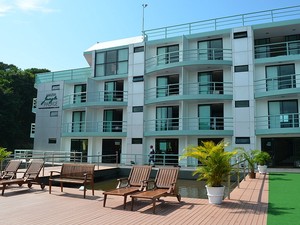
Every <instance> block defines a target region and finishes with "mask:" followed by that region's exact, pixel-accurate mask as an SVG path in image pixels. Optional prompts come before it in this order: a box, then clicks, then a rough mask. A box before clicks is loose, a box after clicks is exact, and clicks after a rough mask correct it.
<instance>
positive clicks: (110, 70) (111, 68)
mask: <svg viewBox="0 0 300 225" xmlns="http://www.w3.org/2000/svg"><path fill="white" fill-rule="evenodd" d="M115 74H117V64H116V63H115V62H114V63H107V64H106V74H105V75H106V76H107V75H115Z"/></svg>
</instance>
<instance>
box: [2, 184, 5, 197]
mask: <svg viewBox="0 0 300 225" xmlns="http://www.w3.org/2000/svg"><path fill="white" fill-rule="evenodd" d="M5 187H6V184H3V187H2V196H3V195H4V190H5Z"/></svg>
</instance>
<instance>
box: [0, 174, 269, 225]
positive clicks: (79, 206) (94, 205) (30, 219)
mask: <svg viewBox="0 0 300 225" xmlns="http://www.w3.org/2000/svg"><path fill="white" fill-rule="evenodd" d="M268 188H269V182H268V175H260V174H257V179H248V177H247V178H246V180H245V181H244V180H243V181H242V182H241V184H240V188H236V189H235V190H234V191H233V192H232V193H231V199H225V200H224V202H223V203H222V204H221V205H218V206H217V205H211V204H208V200H207V199H196V198H182V201H181V202H180V203H178V202H177V201H176V198H172V197H167V198H163V200H162V201H161V202H160V203H158V204H157V207H156V214H152V205H151V204H150V202H149V201H142V200H139V201H137V202H136V204H135V207H134V211H130V202H128V203H127V209H126V210H123V199H122V198H121V197H118V196H108V199H107V203H106V207H105V208H104V207H103V206H102V205H103V195H102V191H101V190H98V191H96V192H95V196H91V191H90V190H88V191H87V198H86V199H83V193H82V191H79V190H78V189H75V188H64V192H60V188H59V187H53V189H52V194H51V195H50V194H49V193H48V187H46V188H45V189H44V190H41V189H40V188H39V186H37V185H34V186H33V188H32V189H28V188H27V187H26V186H24V187H21V188H20V187H18V186H12V187H10V188H8V189H7V191H6V192H5V195H4V196H0V208H1V215H2V218H1V225H8V224H13V225H19V224H20V225H21V224H22V225H24V224H25V225H27V224H28V225H35V224H43V225H47V224H49V225H50V224H51V225H53V224H72V225H73V224H76V225H77V224H85V225H88V224H93V225H95V224H105V225H106V224H114V225H116V224H122V225H123V224H160V225H162V224H198V225H199V224H205V225H207V224H209V225H214V224H218V225H222V224H223V225H230V224H237V225H244V224H251V225H252V224H255V225H265V224H266V221H267V209H268Z"/></svg>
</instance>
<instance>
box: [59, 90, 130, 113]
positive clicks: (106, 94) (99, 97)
mask: <svg viewBox="0 0 300 225" xmlns="http://www.w3.org/2000/svg"><path fill="white" fill-rule="evenodd" d="M127 100H128V92H127V91H98V92H81V93H75V94H71V95H67V96H64V99H63V107H64V109H68V108H75V107H85V106H126V105H127Z"/></svg>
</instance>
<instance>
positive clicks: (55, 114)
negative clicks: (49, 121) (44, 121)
mask: <svg viewBox="0 0 300 225" xmlns="http://www.w3.org/2000/svg"><path fill="white" fill-rule="evenodd" d="M50 117H58V111H51V112H50Z"/></svg>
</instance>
